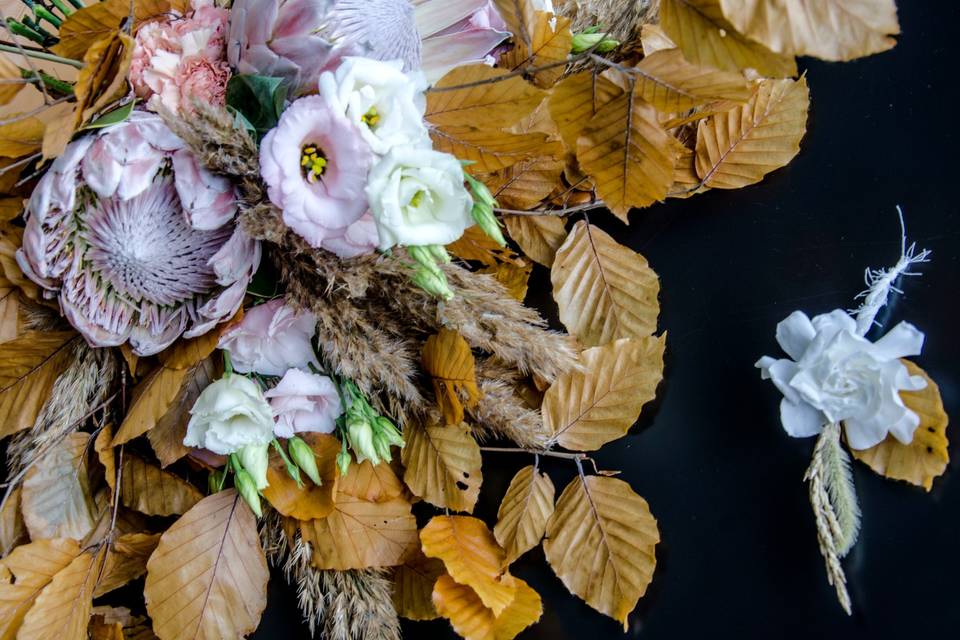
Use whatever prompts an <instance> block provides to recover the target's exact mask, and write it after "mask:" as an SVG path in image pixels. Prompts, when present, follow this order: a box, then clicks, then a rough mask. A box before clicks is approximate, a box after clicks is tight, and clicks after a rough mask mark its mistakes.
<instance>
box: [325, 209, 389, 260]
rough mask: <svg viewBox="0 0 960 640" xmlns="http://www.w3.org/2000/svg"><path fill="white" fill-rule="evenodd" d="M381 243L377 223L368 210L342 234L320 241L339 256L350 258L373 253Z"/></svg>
mask: <svg viewBox="0 0 960 640" xmlns="http://www.w3.org/2000/svg"><path fill="white" fill-rule="evenodd" d="M379 244H380V236H379V234H378V233H377V223H376V221H375V220H374V219H373V215H371V214H370V212H369V211H368V212H367V213H365V214H363V216H362V217H361V218H360V219H359V220H357V221H356V222H354V223H353V224H351V225H350V226H349V227H347V228H346V229H344V230H343V234H342V235H339V236H330V237H328V238H325V239H324V240H323V242H321V243H320V247H321V248H322V249H326V250H327V251H330V252H331V253H334V254H336V255H337V257H339V258H342V259H348V258H356V257H357V256H362V255H366V254H368V253H373V252H374V251H376V250H377V246H378V245H379Z"/></svg>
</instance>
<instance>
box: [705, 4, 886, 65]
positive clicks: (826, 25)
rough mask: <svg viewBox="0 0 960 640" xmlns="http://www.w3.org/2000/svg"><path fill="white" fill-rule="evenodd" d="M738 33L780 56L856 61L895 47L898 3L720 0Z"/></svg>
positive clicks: (724, 11) (724, 12) (725, 14)
mask: <svg viewBox="0 0 960 640" xmlns="http://www.w3.org/2000/svg"><path fill="white" fill-rule="evenodd" d="M720 6H721V8H722V9H723V15H724V16H725V17H726V18H727V20H729V21H730V23H731V24H733V26H734V27H736V28H737V30H738V31H739V32H740V33H742V34H744V35H745V36H747V37H748V38H750V39H752V40H756V41H757V42H760V43H762V44H763V45H765V46H767V47H769V48H770V49H772V50H773V51H776V52H777V53H782V54H787V55H791V56H815V57H817V58H821V59H823V60H833V61H844V60H853V59H854V58H860V57H863V56H869V55H872V54H874V53H880V52H881V51H886V50H887V49H892V48H893V47H894V46H895V45H896V44H897V41H896V40H895V39H893V38H892V37H891V36H893V35H897V34H899V33H900V23H899V22H898V21H897V5H896V4H895V3H894V0H720Z"/></svg>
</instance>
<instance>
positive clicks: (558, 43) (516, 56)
mask: <svg viewBox="0 0 960 640" xmlns="http://www.w3.org/2000/svg"><path fill="white" fill-rule="evenodd" d="M529 34H530V38H529V40H526V39H525V40H524V41H523V42H515V43H514V45H515V46H514V47H513V49H511V50H510V51H507V52H506V53H504V54H503V55H502V56H500V60H499V65H500V66H501V67H504V68H507V69H510V70H512V71H517V70H519V69H527V68H530V67H538V68H539V67H550V65H556V66H553V67H551V68H546V69H543V70H541V71H537V72H534V73H533V82H534V83H535V84H536V85H537V86H538V87H543V88H545V89H546V88H549V87H551V86H553V85H554V84H556V82H557V80H559V79H560V78H561V77H562V76H563V71H564V69H565V68H566V66H567V65H566V62H567V58H568V56H569V55H570V47H571V46H572V45H573V33H571V31H570V19H569V18H566V17H564V16H558V15H554V14H553V13H551V12H548V11H537V12H535V14H534V17H533V21H532V23H531V24H530V28H529Z"/></svg>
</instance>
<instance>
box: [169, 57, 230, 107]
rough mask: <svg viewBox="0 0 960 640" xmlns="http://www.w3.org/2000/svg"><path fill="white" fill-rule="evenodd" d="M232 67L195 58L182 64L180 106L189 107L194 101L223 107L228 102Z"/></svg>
mask: <svg viewBox="0 0 960 640" xmlns="http://www.w3.org/2000/svg"><path fill="white" fill-rule="evenodd" d="M229 79H230V65H228V64H227V63H226V62H225V61H223V60H219V61H211V60H208V59H206V58H202V57H199V56H194V57H192V58H187V59H185V60H184V61H183V62H181V64H180V67H179V68H178V69H177V77H176V84H177V87H178V88H179V90H180V96H179V98H180V104H181V105H187V106H188V110H189V106H190V105H191V104H192V102H193V101H194V100H196V101H198V102H201V103H205V104H211V105H214V106H223V105H224V104H226V101H227V80H229Z"/></svg>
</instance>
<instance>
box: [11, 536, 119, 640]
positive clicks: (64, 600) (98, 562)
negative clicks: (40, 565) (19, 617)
mask: <svg viewBox="0 0 960 640" xmlns="http://www.w3.org/2000/svg"><path fill="white" fill-rule="evenodd" d="M105 557H106V547H101V548H100V549H92V550H90V551H85V552H83V553H81V554H80V555H78V556H77V557H75V558H74V559H73V560H71V561H70V564H68V565H67V566H66V567H64V568H63V569H61V570H60V571H59V572H57V574H56V575H55V576H53V580H51V581H50V583H49V584H47V585H46V586H45V587H44V588H43V590H42V591H41V592H40V595H38V596H37V599H36V601H35V602H34V603H33V606H32V607H31V608H30V611H28V612H27V615H26V616H25V617H24V619H23V624H22V625H21V626H20V630H19V631H18V632H17V639H18V640H20V639H23V640H86V638H87V625H88V624H89V622H90V610H91V608H92V607H93V595H94V591H95V590H96V587H97V582H98V581H99V579H100V575H101V569H102V567H103V563H104V558H105Z"/></svg>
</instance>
